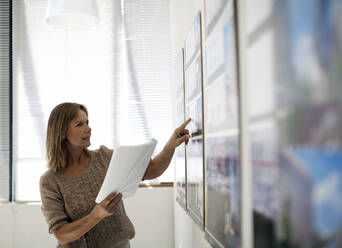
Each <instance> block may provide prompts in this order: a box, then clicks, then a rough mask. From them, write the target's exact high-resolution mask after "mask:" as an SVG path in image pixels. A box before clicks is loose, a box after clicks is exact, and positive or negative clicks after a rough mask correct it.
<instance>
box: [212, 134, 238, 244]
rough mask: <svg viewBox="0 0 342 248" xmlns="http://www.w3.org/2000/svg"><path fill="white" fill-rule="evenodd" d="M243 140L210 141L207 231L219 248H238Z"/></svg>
mask: <svg viewBox="0 0 342 248" xmlns="http://www.w3.org/2000/svg"><path fill="white" fill-rule="evenodd" d="M238 144H239V137H238V136H237V135H232V136H228V135H227V136H221V135H219V136H210V137H206V142H205V145H206V154H207V155H206V171H205V175H206V181H205V183H206V202H207V207H206V216H207V218H206V229H207V230H208V232H207V237H206V238H207V239H208V240H209V242H210V243H212V244H214V246H215V245H217V244H220V245H219V246H218V247H238V246H239V237H240V211H239V206H240V203H239V200H240V199H239V175H238V168H239V147H238Z"/></svg>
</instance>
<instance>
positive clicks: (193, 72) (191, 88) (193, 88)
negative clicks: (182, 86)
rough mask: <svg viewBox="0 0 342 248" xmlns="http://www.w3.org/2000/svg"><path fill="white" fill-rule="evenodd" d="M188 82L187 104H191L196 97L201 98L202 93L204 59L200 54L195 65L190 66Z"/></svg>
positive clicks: (186, 75) (187, 76)
mask: <svg viewBox="0 0 342 248" xmlns="http://www.w3.org/2000/svg"><path fill="white" fill-rule="evenodd" d="M185 81H186V102H188V103H189V102H191V100H192V99H194V98H195V97H200V96H201V93H202V57H201V53H198V54H197V56H196V57H195V59H194V61H193V63H192V64H191V65H189V67H188V69H187V70H186V72H185Z"/></svg>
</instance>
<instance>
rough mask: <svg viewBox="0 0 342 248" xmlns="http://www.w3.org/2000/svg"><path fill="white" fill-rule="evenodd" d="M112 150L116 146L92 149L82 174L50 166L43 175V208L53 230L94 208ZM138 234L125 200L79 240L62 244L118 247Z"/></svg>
mask: <svg viewBox="0 0 342 248" xmlns="http://www.w3.org/2000/svg"><path fill="white" fill-rule="evenodd" d="M112 153H113V150H110V149H108V148H107V147H105V146H101V147H100V149H98V150H95V151H90V154H91V161H90V164H89V167H88V169H87V170H86V171H84V172H83V173H81V174H80V175H76V176H64V175H62V174H61V173H58V172H53V171H51V170H48V171H46V172H45V173H44V174H43V175H42V176H41V179H40V194H41V200H42V212H43V214H44V216H45V219H46V221H47V223H48V226H49V232H50V233H52V231H53V230H56V229H58V228H60V227H61V226H63V225H64V224H66V223H70V222H73V221H76V220H79V219H81V218H82V217H84V216H86V215H88V214H89V213H90V212H91V211H92V210H93V208H94V207H95V205H96V203H95V199H96V196H97V194H98V192H99V191H100V188H101V186H102V183H103V180H104V177H105V175H106V172H107V169H108V166H109V162H110V159H111V156H112ZM134 235H135V230H134V226H133V224H132V223H131V221H130V220H129V218H128V216H127V215H126V211H125V208H124V205H123V202H122V200H121V201H120V202H119V203H118V205H117V208H116V210H115V212H114V214H113V215H111V216H108V217H106V218H104V219H103V220H101V221H100V222H99V223H98V224H97V225H96V226H94V227H93V228H92V229H90V230H89V231H88V232H87V233H86V234H85V235H84V236H83V237H81V238H80V239H79V240H76V241H74V242H71V243H68V244H66V245H64V246H62V245H58V247H79V248H84V247H89V248H91V247H98V248H102V247H106V248H107V247H114V246H115V244H117V243H118V242H120V241H123V240H127V239H132V238H133V237H134Z"/></svg>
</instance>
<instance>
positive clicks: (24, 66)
mask: <svg viewBox="0 0 342 248" xmlns="http://www.w3.org/2000/svg"><path fill="white" fill-rule="evenodd" d="M97 3H98V7H99V15H100V22H99V25H98V26H97V27H95V28H91V29H89V30H82V31H67V30H59V29H56V28H53V27H50V26H47V25H46V23H45V20H44V17H45V10H46V4H47V1H45V0H25V1H23V0H15V1H13V35H14V37H13V61H14V64H13V168H14V179H15V187H14V190H15V200H16V201H39V200H40V196H39V178H40V175H41V174H42V173H43V172H44V171H45V170H46V168H47V164H46V163H47V162H46V158H45V135H46V125H47V121H48V117H49V114H50V112H51V110H52V109H53V108H54V107H55V106H56V105H57V104H59V103H61V102H66V101H71V102H79V103H82V104H85V105H86V106H87V108H88V111H89V120H90V126H91V127H92V145H91V147H90V149H97V148H98V147H99V146H100V145H101V144H103V145H106V146H108V147H112V148H114V147H115V146H116V145H118V144H120V143H121V144H127V143H137V142H141V141H144V140H146V139H148V138H150V137H155V138H156V139H158V141H159V146H158V147H157V150H156V152H158V151H160V150H161V149H162V147H163V145H164V144H165V142H166V141H167V139H168V138H169V136H170V135H171V132H172V131H173V115H172V113H173V92H174V90H173V84H172V82H173V73H172V72H173V71H171V70H172V69H171V68H172V66H171V46H170V30H169V18H168V12H169V11H168V6H169V3H168V1H166V0H163V1H160V0H148V1H139V0H126V1H124V4H123V1H122V2H120V1H112V0H99V1H97ZM169 171H170V172H172V171H173V170H172V168H170V169H169ZM167 175H168V174H166V176H167ZM161 180H165V181H173V175H171V174H169V176H167V177H166V178H165V177H164V178H161Z"/></svg>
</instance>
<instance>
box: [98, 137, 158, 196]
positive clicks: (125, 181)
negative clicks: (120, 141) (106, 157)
mask: <svg viewBox="0 0 342 248" xmlns="http://www.w3.org/2000/svg"><path fill="white" fill-rule="evenodd" d="M156 145H157V140H155V139H151V141H149V142H147V143H144V144H140V145H134V146H118V147H117V148H116V149H115V150H114V153H113V155H112V158H111V160H110V164H109V168H108V170H107V174H106V176H105V179H104V181H103V184H102V186H101V189H100V192H99V193H98V195H97V197H96V200H95V201H96V202H97V203H100V202H101V201H103V200H104V199H105V198H106V197H107V196H108V195H109V194H110V193H111V192H117V193H121V194H122V198H127V197H129V196H133V195H134V194H135V192H136V191H137V189H138V187H139V183H140V182H141V180H142V178H143V176H144V173H145V171H146V168H147V166H148V164H149V162H150V159H151V156H152V154H153V151H154V149H155V147H156Z"/></svg>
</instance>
